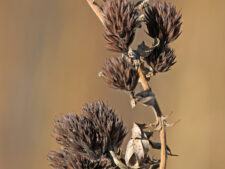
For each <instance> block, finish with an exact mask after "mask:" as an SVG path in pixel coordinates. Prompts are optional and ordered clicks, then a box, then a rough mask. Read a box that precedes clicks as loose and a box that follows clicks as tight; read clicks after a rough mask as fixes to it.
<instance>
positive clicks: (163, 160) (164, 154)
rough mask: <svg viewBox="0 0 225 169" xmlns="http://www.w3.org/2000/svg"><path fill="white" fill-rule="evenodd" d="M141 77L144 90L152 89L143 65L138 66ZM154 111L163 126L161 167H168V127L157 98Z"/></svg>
mask: <svg viewBox="0 0 225 169" xmlns="http://www.w3.org/2000/svg"><path fill="white" fill-rule="evenodd" d="M138 73H139V78H140V82H141V85H142V87H143V89H144V90H151V88H150V87H149V84H148V82H147V80H146V78H145V76H144V74H143V72H142V66H139V68H138ZM152 108H153V111H154V112H156V120H157V121H158V122H159V125H160V127H161V130H160V142H161V160H160V169H166V160H167V152H166V129H165V125H164V120H163V119H162V112H161V110H160V107H159V104H158V102H157V100H155V104H154V106H152Z"/></svg>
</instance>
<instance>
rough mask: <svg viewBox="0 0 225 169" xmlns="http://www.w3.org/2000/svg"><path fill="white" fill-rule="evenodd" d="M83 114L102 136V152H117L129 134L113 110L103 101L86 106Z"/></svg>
mask: <svg viewBox="0 0 225 169" xmlns="http://www.w3.org/2000/svg"><path fill="white" fill-rule="evenodd" d="M83 112H84V116H85V117H87V118H88V119H91V120H92V121H93V124H94V126H95V127H96V128H98V129H99V131H100V132H101V134H102V137H103V145H102V152H106V151H107V152H108V151H109V150H114V151H115V152H116V151H117V149H118V148H119V147H120V146H121V144H122V142H123V139H124V137H125V136H126V134H127V133H126V129H125V127H124V125H123V123H122V121H120V120H119V118H118V117H117V116H116V115H115V113H114V111H113V110H112V108H110V107H109V106H107V105H106V104H105V103H104V102H102V101H97V102H93V103H89V104H86V105H84V106H83Z"/></svg>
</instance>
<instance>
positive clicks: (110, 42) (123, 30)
mask: <svg viewBox="0 0 225 169" xmlns="http://www.w3.org/2000/svg"><path fill="white" fill-rule="evenodd" d="M103 16H104V25H105V39H106V40H107V48H108V49H109V50H112V51H114V52H121V53H126V52H128V49H129V46H130V45H131V43H132V42H133V39H134V36H135V31H136V28H137V26H138V25H139V23H137V18H138V16H139V14H138V12H137V11H136V10H135V9H134V4H133V2H128V1H127V0H107V1H105V2H104V3H103Z"/></svg>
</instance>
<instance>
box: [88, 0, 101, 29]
mask: <svg viewBox="0 0 225 169" xmlns="http://www.w3.org/2000/svg"><path fill="white" fill-rule="evenodd" d="M87 2H88V4H89V6H90V7H91V9H92V10H93V11H94V12H95V14H96V15H97V17H98V18H99V20H100V21H101V22H102V24H103V25H104V18H103V15H102V11H101V10H100V8H99V7H98V6H97V5H95V3H94V2H95V1H93V0H87Z"/></svg>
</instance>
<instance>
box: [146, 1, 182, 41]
mask: <svg viewBox="0 0 225 169" xmlns="http://www.w3.org/2000/svg"><path fill="white" fill-rule="evenodd" d="M145 21H146V25H147V29H148V35H149V36H151V37H152V38H159V39H160V42H161V43H163V44H168V43H170V42H172V41H174V40H176V39H177V38H178V36H179V35H180V34H181V32H180V28H181V24H182V22H181V13H180V12H177V10H176V7H175V6H173V5H172V4H171V3H168V2H160V1H157V2H155V3H153V5H152V6H151V7H148V9H147V10H146V11H145Z"/></svg>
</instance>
